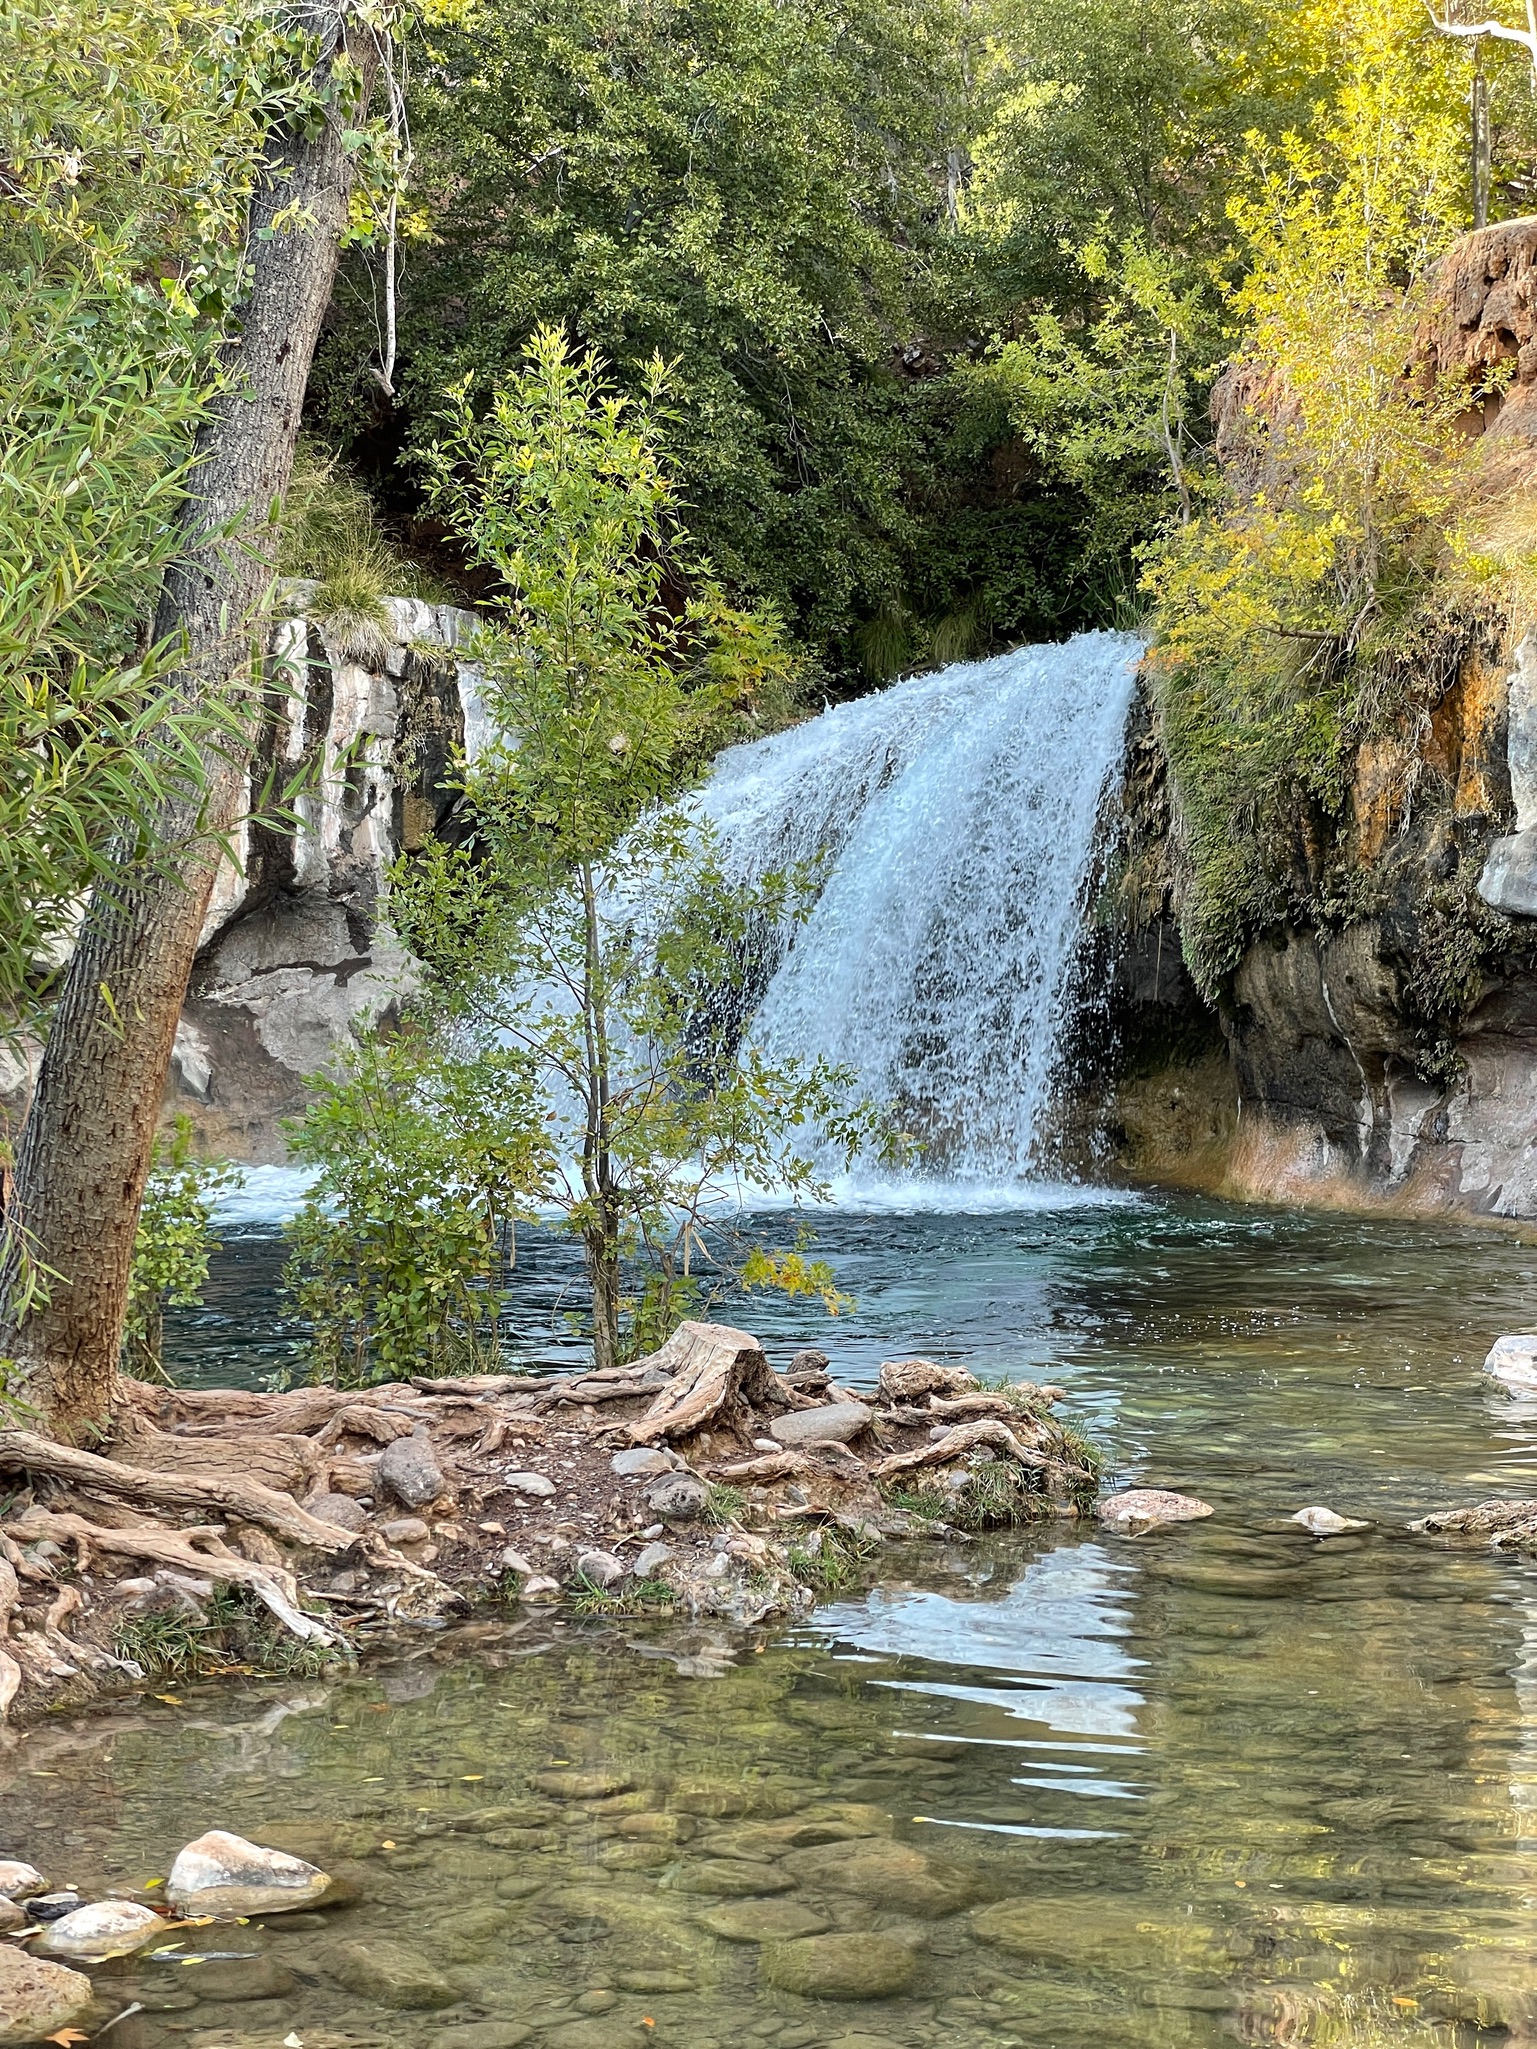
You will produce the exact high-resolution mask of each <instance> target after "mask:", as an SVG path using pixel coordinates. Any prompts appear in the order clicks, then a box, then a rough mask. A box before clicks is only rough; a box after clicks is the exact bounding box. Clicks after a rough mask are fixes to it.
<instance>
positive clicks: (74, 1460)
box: [0, 1430, 354, 1551]
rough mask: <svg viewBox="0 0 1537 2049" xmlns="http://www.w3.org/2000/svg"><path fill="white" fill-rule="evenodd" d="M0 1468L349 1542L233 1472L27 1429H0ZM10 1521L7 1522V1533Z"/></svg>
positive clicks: (334, 1544) (340, 1547) (295, 1540)
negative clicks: (78, 1444) (160, 1468)
mask: <svg viewBox="0 0 1537 2049" xmlns="http://www.w3.org/2000/svg"><path fill="white" fill-rule="evenodd" d="M0 1470H3V1471H7V1472H25V1473H47V1474H50V1475H52V1476H53V1477H55V1478H57V1479H61V1480H72V1481H73V1482H74V1483H75V1484H76V1485H77V1486H80V1487H86V1488H90V1489H92V1490H94V1491H96V1492H99V1493H103V1494H113V1495H123V1496H125V1497H127V1498H128V1499H129V1500H132V1501H147V1502H152V1503H154V1504H155V1505H156V1506H157V1507H160V1508H200V1509H213V1510H215V1511H217V1512H220V1513H223V1514H227V1515H234V1516H238V1517H239V1518H240V1520H241V1521H242V1522H249V1523H259V1524H260V1525H261V1526H262V1527H263V1528H264V1529H269V1530H271V1531H273V1532H274V1534H275V1535H277V1536H279V1537H286V1538H287V1540H288V1541H289V1543H291V1544H305V1545H308V1546H310V1547H311V1548H312V1549H314V1550H316V1551H347V1550H350V1549H351V1548H352V1544H353V1542H354V1539H353V1537H352V1535H351V1533H350V1532H348V1531H344V1530H339V1529H338V1528H337V1527H336V1525H335V1524H334V1523H325V1522H321V1521H320V1520H319V1518H318V1517H316V1516H313V1515H307V1514H306V1513H305V1511H304V1510H303V1509H302V1508H300V1506H299V1504H298V1503H297V1502H296V1501H295V1500H293V1498H292V1497H291V1496H290V1495H287V1494H279V1493H278V1492H277V1491H276V1489H274V1488H271V1487H264V1486H263V1485H262V1484H261V1482H260V1481H259V1480H246V1479H242V1478H241V1477H240V1475H239V1474H236V1473H221V1474H220V1475H219V1477H218V1478H217V1479H216V1480H201V1479H198V1478H197V1477H196V1476H195V1475H193V1474H191V1473H182V1474H170V1473H158V1472H155V1471H154V1470H153V1469H151V1468H146V1467H143V1466H126V1465H121V1464H119V1462H118V1461H117V1460H116V1459H108V1458H98V1457H97V1456H96V1454H95V1453H94V1452H90V1451H76V1450H75V1448H74V1447H73V1445H67V1444H55V1443H54V1442H53V1440H52V1439H51V1438H48V1437H40V1436H38V1434H37V1433H36V1432H35V1431H32V1430H0ZM16 1527H17V1526H16V1525H15V1524H12V1525H11V1528H12V1533H13V1534H14V1533H15V1530H16Z"/></svg>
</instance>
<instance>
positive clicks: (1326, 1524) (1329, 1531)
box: [1291, 1505, 1367, 1537]
mask: <svg viewBox="0 0 1537 2049" xmlns="http://www.w3.org/2000/svg"><path fill="white" fill-rule="evenodd" d="M1291 1520H1292V1521H1293V1522H1294V1523H1301V1525H1302V1527H1303V1528H1304V1529H1305V1530H1311V1531H1312V1533H1313V1535H1314V1536H1315V1537H1337V1536H1338V1535H1339V1534H1340V1532H1341V1531H1342V1530H1364V1529H1365V1528H1366V1527H1367V1525H1366V1524H1365V1523H1364V1522H1361V1521H1360V1520H1359V1519H1358V1518H1357V1517H1356V1516H1353V1515H1336V1513H1335V1512H1334V1510H1333V1509H1332V1508H1319V1507H1318V1506H1316V1505H1315V1506H1314V1507H1312V1508H1299V1509H1298V1510H1297V1513H1296V1514H1295V1515H1294V1516H1293V1517H1292V1518H1291Z"/></svg>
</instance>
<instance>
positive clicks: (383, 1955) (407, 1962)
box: [331, 1940, 459, 2011]
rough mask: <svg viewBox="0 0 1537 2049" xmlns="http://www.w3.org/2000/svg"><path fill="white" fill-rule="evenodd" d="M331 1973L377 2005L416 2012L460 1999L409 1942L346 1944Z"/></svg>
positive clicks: (349, 1989)
mask: <svg viewBox="0 0 1537 2049" xmlns="http://www.w3.org/2000/svg"><path fill="white" fill-rule="evenodd" d="M331 1970H332V1974H333V1975H334V1976H335V1978H336V1979H337V1980H338V1982H339V1983H340V1984H343V1985H345V1986H346V1988H347V1990H348V1991H349V1992H358V1993H362V1994H363V1995H365V1996H366V1997H367V1998H369V1999H371V2000H372V2001H373V2002H374V2004H375V2005H376V2006H389V2007H394V2008H396V2009H397V2010H400V2011H416V2010H420V2009H424V2008H432V2007H439V2006H452V2005H453V2004H454V2002H455V2001H456V2000H457V1999H458V1997H459V1995H458V1993H457V1992H456V1991H455V1990H454V1988H453V1986H452V1985H450V1984H449V1982H448V1980H447V1979H446V1978H445V1977H444V1976H443V1975H442V1973H441V1972H440V1971H439V1970H438V1969H437V1967H436V1965H434V1964H432V1963H430V1962H429V1961H428V1960H427V1958H426V1957H424V1956H423V1955H422V1953H421V1951H420V1950H417V1949H412V1948H411V1946H410V1944H409V1943H405V1942H393V1941H388V1940H381V1941H368V1942H344V1943H343V1944H342V1945H341V1946H340V1948H339V1949H337V1951H336V1952H335V1955H334V1956H333V1957H332V1960H331Z"/></svg>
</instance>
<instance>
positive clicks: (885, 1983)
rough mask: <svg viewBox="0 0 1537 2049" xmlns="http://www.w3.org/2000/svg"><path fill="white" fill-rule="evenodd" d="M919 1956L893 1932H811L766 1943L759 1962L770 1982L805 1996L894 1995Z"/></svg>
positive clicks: (761, 1973)
mask: <svg viewBox="0 0 1537 2049" xmlns="http://www.w3.org/2000/svg"><path fill="white" fill-rule="evenodd" d="M917 1969H918V1959H917V1958H916V1957H915V1956H914V1955H913V1953H912V1951H911V1950H910V1949H908V1948H906V1947H905V1946H904V1945H903V1944H902V1943H900V1942H893V1941H892V1939H891V1937H890V1936H889V1935H860V1934H849V1935H808V1936H805V1937H803V1938H802V1939H801V1940H800V1941H798V1942H771V1943H765V1945H764V1947H763V1952H762V1959H761V1962H760V1963H759V1966H758V1971H759V1976H760V1977H761V1978H762V1980H763V1982H764V1983H765V1984H766V1985H772V1986H773V1987H774V1988H775V1989H776V1990H777V1991H780V1992H798V1993H800V1994H801V1996H802V1997H803V1998H805V1999H891V1998H893V1997H894V1996H895V1995H896V1994H897V1993H898V1992H905V1991H906V1990H907V1988H908V1986H909V1985H910V1984H911V1983H912V1981H913V1978H914V1976H915V1974H916V1972H917Z"/></svg>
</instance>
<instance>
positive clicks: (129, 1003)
mask: <svg viewBox="0 0 1537 2049" xmlns="http://www.w3.org/2000/svg"><path fill="white" fill-rule="evenodd" d="M296 12H297V13H298V14H299V16H300V20H301V23H302V25H303V26H305V27H307V28H308V29H310V30H311V31H312V32H313V33H316V34H318V36H319V37H320V49H321V55H320V59H319V63H318V66H317V69H316V72H315V74H314V77H313V80H312V83H313V85H314V87H315V88H316V91H317V92H318V94H319V95H320V96H321V99H322V100H323V102H324V103H325V106H326V117H325V119H324V121H323V122H322V123H320V124H319V125H318V126H315V125H314V124H311V125H312V128H313V132H310V133H305V132H297V131H296V132H292V133H289V132H283V133H279V134H277V135H275V136H274V138H273V142H272V146H271V148H270V150H269V152H268V157H267V161H266V165H265V167H264V170H263V173H262V176H261V178H260V179H259V181H258V184H257V188H256V190H255V192H254V194H253V197H252V202H251V211H250V227H249V268H248V273H247V278H248V285H247V291H246V296H245V302H244V309H243V318H242V322H241V327H240V331H239V334H238V336H236V337H235V338H234V339H232V341H231V342H230V343H229V345H228V346H227V349H226V368H227V370H228V372H229V375H228V379H227V384H226V389H225V391H224V392H223V394H222V395H221V397H220V399H219V401H218V402H217V404H216V406H215V408H214V410H213V412H212V414H211V416H210V418H209V419H208V421H207V422H206V423H205V425H204V427H203V429H202V431H201V433H200V436H199V456H200V463H199V467H198V470H197V473H196V475H197V482H196V486H195V489H194V492H193V495H192V496H191V497H190V498H189V500H188V502H187V505H186V506H185V508H184V512H183V521H182V523H183V528H184V531H185V536H186V546H185V548H184V550H183V551H182V553H181V555H180V558H179V560H178V562H177V565H176V566H175V567H174V568H173V569H172V570H171V571H170V572H169V573H168V575H167V577H166V580H165V583H164V586H163V589H162V592H161V598H160V603H159V607H158V609H157V612H156V617H155V625H154V635H155V639H156V640H157V641H160V640H163V639H165V638H167V637H170V636H175V637H177V638H178V639H179V640H180V643H181V647H182V650H183V652H182V655H181V659H180V663H179V673H178V677H177V684H178V689H179V693H180V696H181V699H182V701H183V702H184V703H185V704H186V705H188V707H189V708H191V707H197V706H199V705H207V704H211V703H212V702H214V701H215V700H223V701H224V702H226V703H231V704H233V705H234V706H236V708H237V709H238V710H239V711H240V712H242V713H244V711H245V709H246V707H247V706H249V712H250V721H249V724H248V725H247V728H246V731H247V733H248V734H249V735H252V736H254V726H255V718H256V714H257V712H258V711H259V707H260V696H261V675H260V668H261V662H262V652H263V643H264V633H263V625H264V612H265V600H266V595H267V592H268V591H269V589H270V587H271V583H272V570H273V559H274V555H275V550H276V543H277V532H276V529H275V527H274V525H273V523H272V519H271V508H272V507H273V506H274V505H275V504H277V503H279V502H280V501H281V499H282V497H283V494H284V493H285V491H286V490H287V487H288V482H289V477H290V473H291V470H292V465H293V451H294V442H295V440H296V438H297V435H298V431H299V420H300V409H301V407H302V405H303V401H304V389H305V383H306V380H307V378H308V375H309V368H310V362H311V359H312V357H313V354H314V349H315V342H316V338H317V336H318V334H319V331H320V323H321V319H322V317H323V315H324V313H325V310H326V306H327V303H328V301H329V299H330V296H331V286H332V282H333V279H334V277H335V274H336V262H337V251H338V243H339V237H340V234H341V230H342V228H343V225H344V224H345V221H346V214H347V200H348V193H349V187H350V183H351V164H350V159H349V156H348V153H347V150H346V147H345V144H344V139H343V138H344V130H346V129H348V128H351V127H355V126H356V124H357V122H358V120H359V119H360V117H361V113H362V108H361V107H360V105H359V104H358V101H359V97H360V94H359V91H358V89H357V85H356V83H355V81H356V80H357V79H359V78H360V79H361V96H363V97H365V98H366V95H367V92H368V89H369V85H370V83H371V80H372V76H373V73H374V71H375V70H376V69H377V54H378V52H377V43H376V39H375V36H374V34H373V32H371V31H368V30H364V29H362V28H361V27H360V26H358V25H357V24H356V22H355V20H354V19H353V17H351V15H350V11H349V9H348V8H347V7H346V6H338V5H335V4H330V5H310V6H307V7H302V8H299V9H297V10H296ZM343 55H345V56H347V57H350V58H351V59H352V62H353V64H354V65H355V66H356V67H357V68H356V72H349V71H347V70H346V69H345V67H339V64H338V60H339V58H341V57H342V56H343ZM249 760H250V746H249V743H247V744H245V745H244V746H243V745H242V744H241V743H240V741H239V739H238V738H237V739H235V740H234V741H233V742H231V741H230V740H229V739H224V740H222V741H221V742H220V743H219V745H218V746H210V747H209V749H208V750H207V754H206V759H205V764H204V766H205V769H206V778H207V779H206V785H205V787H204V788H202V789H201V790H197V791H187V792H185V793H182V794H180V795H176V796H173V797H172V798H170V799H169V800H168V801H167V802H166V804H165V805H164V806H163V808H162V812H161V815H160V817H159V818H158V820H157V821H156V826H157V832H156V838H157V841H158V844H159V848H160V854H159V857H158V858H157V859H156V860H155V862H154V864H153V867H152V868H149V867H146V869H145V870H143V871H142V872H139V873H136V874H132V875H128V876H125V877H124V878H123V880H122V882H121V883H120V884H119V885H118V886H116V887H114V888H113V889H110V890H101V889H99V890H98V891H97V892H96V893H95V895H94V896H93V898H92V900H91V903H90V906H89V908H88V910H87V913H86V917H85V920H84V923H83V925H82V928H81V932H80V936H79V939H78V942H77V944H76V947H75V951H74V955H73V957H72V959H71V961H70V964H69V968H68V971H67V973H66V976H65V980H64V987H63V991H62V994H61V996H60V1000H59V1004H58V1008H57V1010H56V1012H55V1014H54V1018H53V1022H52V1026H51V1029H50V1031H49V1036H48V1044H47V1048H46V1050H45V1052H44V1056H43V1061H42V1066H41V1071H40V1073H39V1076H38V1083H37V1089H36V1093H35V1095H34V1098H33V1102H32V1108H31V1112H30V1115H29V1117H28V1119H27V1124H26V1127H25V1130H24V1132H23V1135H22V1140H21V1145H20V1149H19V1153H18V1158H17V1163H16V1177H15V1188H14V1194H13V1197H12V1203H11V1213H10V1217H9V1219H8V1221H9V1222H10V1223H11V1224H12V1226H13V1229H12V1231H11V1232H10V1233H8V1236H7V1250H6V1258H5V1264H4V1266H3V1268H0V1303H3V1304H4V1305H5V1307H4V1309H3V1312H0V1356H9V1357H11V1358H13V1359H14V1360H15V1361H16V1362H17V1363H18V1365H19V1366H20V1367H21V1369H22V1373H23V1376H24V1382H25V1387H26V1393H27V1399H28V1400H29V1401H30V1402H31V1403H33V1404H34V1406H35V1407H36V1408H37V1410H38V1411H39V1412H40V1414H41V1415H42V1417H43V1418H44V1420H45V1421H46V1423H47V1425H48V1427H49V1428H50V1429H51V1430H53V1431H54V1432H55V1433H56V1434H58V1435H61V1436H70V1435H72V1434H74V1433H77V1432H78V1431H79V1429H80V1428H81V1427H82V1426H83V1425H87V1424H90V1423H93V1422H97V1421H100V1420H102V1419H104V1418H105V1417H106V1416H107V1414H108V1412H109V1409H110V1406H111V1400H112V1384H113V1379H114V1375H115V1373H116V1369H117V1363H118V1353H119V1347H120V1345H121V1340H122V1330H123V1322H124V1316H125V1311H126V1305H127V1293H128V1276H129V1267H130V1263H131V1260H132V1255H133V1242H134V1234H135V1231H136V1229H137V1224H138V1214H139V1203H140V1199H141V1197H142V1195H143V1190H144V1182H145V1178H146V1176H147V1174H148V1171H149V1162H150V1152H151V1148H152V1145H153V1142H154V1133H155V1125H156V1120H157V1117H158V1115H159V1111H160V1104H161V1100H162V1096H163V1093H164V1089H165V1083H166V1075H167V1072H168V1069H169V1065H170V1058H171V1046H172V1041H173V1039H174V1037H175V1032H176V1021H177V1017H178V1014H179V1012H180V1009H181V1004H182V1000H183V998H184V996H185V994H186V990H187V984H188V980H189V978H190V975H191V972H192V966H193V961H194V958H195V956H196V953H197V948H198V941H199V938H200V935H201V932H202V927H203V921H204V918H205V915H206V912H207V908H208V902H209V897H210V894H211V891H212V888H213V883H214V878H215V875H216V872H217V869H218V864H219V858H220V845H219V842H220V836H221V835H223V834H225V833H227V832H228V830H229V828H230V827H231V825H232V824H233V823H234V821H235V820H236V819H237V818H238V817H239V815H240V812H241V809H242V807H243V805H244V804H245V802H246V801H247V795H246V793H247V779H248V770H249ZM22 1248H25V1254H24V1253H23V1250H22ZM26 1257H30V1258H31V1259H34V1260H36V1261H37V1262H38V1263H39V1264H40V1265H41V1266H42V1267H43V1268H44V1269H45V1270H46V1271H48V1272H49V1273H50V1274H51V1279H50V1282H49V1288H48V1293H47V1298H46V1299H45V1300H42V1301H34V1302H32V1303H31V1304H30V1305H27V1304H24V1302H23V1294H24V1290H23V1287H22V1281H23V1276H24V1274H25V1271H26V1267H25V1258H26Z"/></svg>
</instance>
